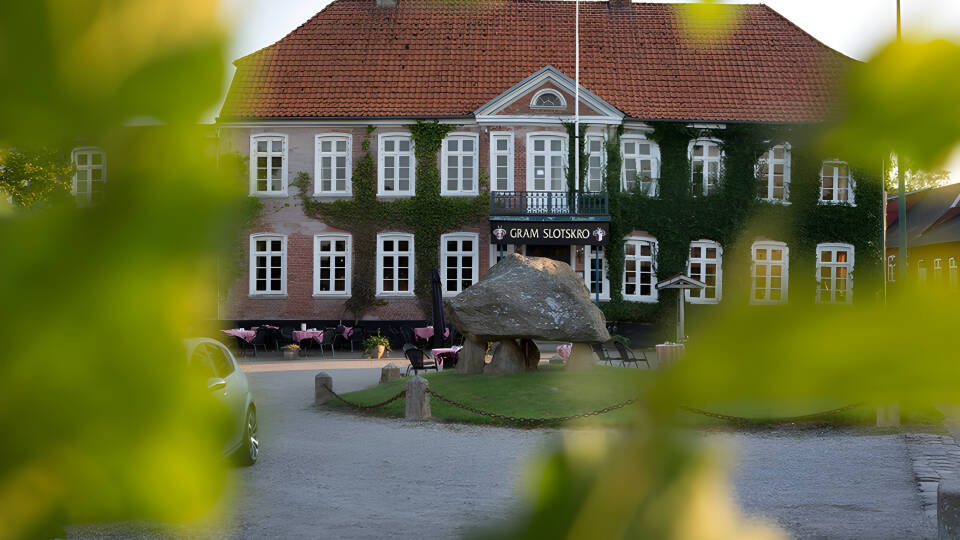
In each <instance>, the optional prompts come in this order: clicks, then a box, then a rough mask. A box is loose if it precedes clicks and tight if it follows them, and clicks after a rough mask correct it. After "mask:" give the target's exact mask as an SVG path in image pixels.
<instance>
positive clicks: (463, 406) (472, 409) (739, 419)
mask: <svg viewBox="0 0 960 540" xmlns="http://www.w3.org/2000/svg"><path fill="white" fill-rule="evenodd" d="M324 388H325V389H326V390H327V391H329V392H330V393H331V394H333V396H334V397H336V398H337V399H339V400H340V401H342V402H344V403H345V404H347V405H349V406H351V407H353V408H355V409H361V410H370V409H376V408H378V407H383V406H386V405H389V404H390V403H393V402H394V401H396V400H398V399H400V398H404V397H406V395H407V391H406V390H401V391H400V392H398V393H397V394H396V395H394V396H393V397H391V398H389V399H387V400H384V401H381V402H379V403H373V404H371V405H361V404H359V403H354V402H352V401H350V400H348V399H346V398H344V397H343V396H341V395H340V394H338V393H336V392H334V391H333V389H331V388H329V387H327V386H324ZM426 392H427V393H428V394H430V395H432V396H433V397H435V398H437V399H439V400H440V401H443V402H445V403H448V404H450V405H452V406H454V407H456V408H458V409H463V410H465V411H468V412H472V413H473V414H476V415H479V416H485V417H487V418H494V419H497V420H506V421H508V422H514V423H517V424H552V423H558V422H566V421H569V420H575V419H577V418H587V417H590V416H599V415H601V414H606V413H608V412H611V411H615V410H617V409H622V408H623V407H626V406H627V405H632V404H634V403H637V402H638V401H639V398H634V399H628V400H626V401H621V402H620V403H617V404H615V405H611V406H609V407H604V408H602V409H597V410H594V411H589V412H585V413H579V414H571V415H569V416H554V417H548V418H529V417H523V416H510V415H508V414H499V413H492V412H487V411H482V410H480V409H477V408H476V407H471V406H469V405H467V404H465V403H461V402H459V401H456V400H454V399H450V398H448V397H446V396H444V395H443V394H438V393H437V392H436V391H435V390H431V389H429V388H428V389H427V390H426ZM861 405H863V404H862V403H855V404H853V405H847V406H845V407H838V408H836V409H831V410H829V411H822V412H818V413H813V414H804V415H800V416H790V417H785V418H771V419H757V418H747V417H744V416H733V415H729V414H721V413H715V412H710V411H705V410H703V409H697V408H694V407H681V409H683V410H685V411H687V412H690V413H694V414H699V415H702V416H707V417H709V418H716V419H718V420H726V421H729V422H736V423H740V424H788V423H793V422H802V421H806V420H814V419H816V418H821V417H824V416H830V415H832V414H837V413H841V412H844V411H848V410H850V409H855V408H857V407H860V406H861Z"/></svg>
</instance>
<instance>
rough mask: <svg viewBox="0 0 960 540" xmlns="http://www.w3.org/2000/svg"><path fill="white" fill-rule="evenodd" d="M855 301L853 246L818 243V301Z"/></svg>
mask: <svg viewBox="0 0 960 540" xmlns="http://www.w3.org/2000/svg"><path fill="white" fill-rule="evenodd" d="M852 301H853V246H852V245H850V244H817V303H818V304H849V303H851V302H852Z"/></svg>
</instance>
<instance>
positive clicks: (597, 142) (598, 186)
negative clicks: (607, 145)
mask: <svg viewBox="0 0 960 540" xmlns="http://www.w3.org/2000/svg"><path fill="white" fill-rule="evenodd" d="M603 142H604V141H603V136H602V135H587V137H586V139H585V140H584V143H583V145H584V148H583V149H584V150H585V153H586V154H587V179H586V180H587V183H586V185H584V186H583V187H584V188H585V191H592V192H594V193H596V192H599V191H602V190H603V170H604V164H605V163H606V152H605V151H604V150H605V149H604V145H603Z"/></svg>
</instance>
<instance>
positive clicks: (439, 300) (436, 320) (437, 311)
mask: <svg viewBox="0 0 960 540" xmlns="http://www.w3.org/2000/svg"><path fill="white" fill-rule="evenodd" d="M432 286H433V290H432V293H433V345H434V347H437V346H439V345H442V344H443V332H444V330H446V328H447V323H446V321H445V320H444V319H443V286H442V284H441V282H440V272H438V271H437V269H436V267H434V269H433V280H432Z"/></svg>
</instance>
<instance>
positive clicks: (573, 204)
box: [490, 191, 609, 216]
mask: <svg viewBox="0 0 960 540" xmlns="http://www.w3.org/2000/svg"><path fill="white" fill-rule="evenodd" d="M608 214H609V210H608V198H607V192H605V191H604V192H600V193H569V192H566V191H493V192H491V193H490V215H491V216H606V215H608Z"/></svg>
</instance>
